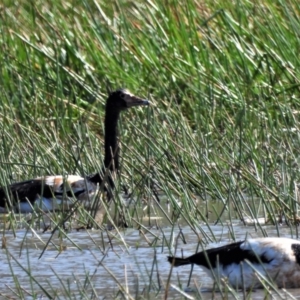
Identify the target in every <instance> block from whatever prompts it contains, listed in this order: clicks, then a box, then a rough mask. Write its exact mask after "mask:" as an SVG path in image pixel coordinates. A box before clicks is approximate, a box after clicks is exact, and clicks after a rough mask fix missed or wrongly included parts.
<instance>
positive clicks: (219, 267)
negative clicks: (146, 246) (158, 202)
mask: <svg viewBox="0 0 300 300" xmlns="http://www.w3.org/2000/svg"><path fill="white" fill-rule="evenodd" d="M168 260H169V262H170V263H171V264H173V265H174V266H176V267H177V266H181V265H188V264H197V265H200V266H201V267H203V268H204V269H206V270H207V271H208V272H209V273H210V274H211V275H212V273H211V270H210V266H211V267H212V270H213V272H214V273H215V275H216V276H217V278H219V279H220V278H226V279H227V281H228V283H229V284H230V285H231V286H233V287H236V288H246V289H250V288H261V287H262V283H261V280H262V279H258V275H257V273H259V275H261V276H263V277H265V278H270V279H271V280H273V281H274V282H275V283H276V284H277V285H278V287H285V288H297V287H300V264H299V263H300V241H297V240H293V239H289V238H257V239H247V240H245V241H242V242H236V243H232V244H228V245H225V246H222V247H218V248H212V249H209V250H205V251H203V252H199V253H197V254H194V255H192V256H190V257H187V258H179V257H168ZM208 261H209V262H208ZM261 276H260V277H261Z"/></svg>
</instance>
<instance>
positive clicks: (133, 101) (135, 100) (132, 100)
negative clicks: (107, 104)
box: [124, 94, 150, 108]
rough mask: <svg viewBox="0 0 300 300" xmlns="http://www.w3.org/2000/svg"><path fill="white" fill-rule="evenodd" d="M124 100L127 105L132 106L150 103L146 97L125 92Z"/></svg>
mask: <svg viewBox="0 0 300 300" xmlns="http://www.w3.org/2000/svg"><path fill="white" fill-rule="evenodd" d="M124 100H125V102H126V105H127V107H128V108H129V107H133V106H143V105H150V101H148V100H147V99H142V98H139V97H137V96H134V95H132V94H127V95H126V96H125V97H124Z"/></svg>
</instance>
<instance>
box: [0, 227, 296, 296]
mask: <svg viewBox="0 0 300 300" xmlns="http://www.w3.org/2000/svg"><path fill="white" fill-rule="evenodd" d="M232 229H233V230H232ZM253 229H254V227H245V226H243V225H241V224H240V222H239V221H236V222H234V223H233V224H230V226H227V227H226V226H221V225H212V226H210V227H207V226H203V225H202V226H201V230H202V231H203V233H206V234H207V236H209V235H210V234H211V231H213V233H214V235H215V237H216V240H217V241H222V242H210V243H209V244H208V245H207V246H208V247H215V246H221V245H222V244H225V243H227V242H231V241H232V236H233V235H234V236H235V239H237V240H239V239H243V238H244V237H245V235H251V236H252V237H257V236H262V234H261V233H259V232H256V231H255V230H253ZM264 230H265V232H266V233H267V234H268V235H269V236H276V235H277V231H276V230H275V229H274V226H265V227H264ZM280 233H281V235H282V236H288V237H290V236H291V229H290V228H287V227H284V226H282V228H280ZM179 234H180V235H179ZM5 236H6V245H7V250H6V249H2V250H1V252H0V259H1V282H0V290H1V291H6V292H5V293H3V294H11V292H10V291H9V289H8V287H10V288H11V289H13V290H15V289H16V280H17V282H18V284H19V285H20V286H21V287H22V291H23V293H24V297H25V298H26V297H28V299H30V297H31V296H30V295H31V294H32V292H33V291H35V292H36V293H37V295H39V294H41V295H42V294H44V295H45V291H43V290H42V289H45V290H46V291H47V292H48V293H49V295H51V296H52V297H54V295H55V294H56V293H57V295H60V296H61V297H62V298H64V295H65V297H67V295H68V293H69V291H70V293H71V294H72V295H75V296H76V295H78V296H79V295H80V293H81V294H82V293H86V295H87V296H88V297H89V298H90V299H92V298H98V297H99V298H104V297H107V298H112V297H114V296H115V295H116V294H117V292H118V290H120V289H123V290H125V291H126V290H127V291H128V292H129V293H130V294H131V295H133V298H135V296H134V295H136V292H137V291H138V293H142V292H143V291H144V293H146V292H147V291H148V290H149V291H150V292H151V293H153V295H155V294H156V293H157V292H158V291H159V290H160V293H159V295H161V296H162V295H164V292H165V291H164V286H165V284H166V282H167V280H168V276H169V273H170V265H169V263H168V262H167V260H166V255H168V254H169V247H170V248H171V249H172V251H174V250H175V248H174V247H175V246H176V247H177V253H180V252H181V250H182V251H183V253H184V255H190V254H192V253H194V252H195V251H196V249H197V245H198V242H199V238H198V237H197V235H196V234H195V232H194V231H193V230H192V229H191V228H190V227H189V226H183V227H182V228H180V229H179V228H178V227H175V228H171V227H170V226H169V227H165V228H163V230H162V229H161V228H157V229H154V228H151V233H149V232H147V231H146V230H144V234H141V232H140V231H138V230H136V229H129V230H125V231H122V232H120V233H119V234H118V233H117V232H116V231H112V232H107V233H103V232H100V231H82V232H72V233H69V234H68V239H67V238H64V239H63V240H62V239H60V238H59V237H58V236H56V237H55V238H53V242H54V243H55V244H56V245H57V246H60V248H61V249H65V250H64V251H62V252H59V251H58V250H57V249H56V248H55V247H54V245H53V244H52V245H51V244H50V245H49V247H48V249H47V250H46V251H45V253H44V254H43V256H42V257H41V258H40V259H39V256H40V254H41V252H42V249H43V247H44V245H43V242H42V241H44V242H46V241H47V240H48V239H49V237H50V234H49V233H44V234H39V235H38V236H37V235H30V234H28V233H27V235H26V231H22V230H19V231H17V233H16V237H14V236H13V235H12V234H10V233H7V232H6V233H5ZM178 236H183V237H184V239H183V238H177V237H178ZM199 236H202V233H201V234H200V235H199ZM40 239H42V241H41V240H40ZM74 244H76V245H77V247H75V246H74ZM154 245H155V246H154ZM79 248H80V249H79ZM12 257H14V258H12ZM21 266H23V268H22V267H21ZM190 270H191V269H190V267H189V266H186V267H181V268H180V269H173V272H172V274H171V283H172V284H174V285H175V286H179V285H181V286H182V287H186V286H187V283H188V280H189V276H190ZM28 272H29V273H31V274H32V276H33V277H34V279H35V280H36V281H37V282H35V281H34V280H31V281H30V279H29V276H28ZM13 275H14V276H15V278H14V276H13ZM197 285H198V286H201V287H202V288H203V289H204V290H206V291H208V290H210V289H211V287H212V281H211V280H210V279H209V278H208V277H207V275H206V273H205V272H203V271H202V270H201V268H199V267H197V266H195V267H194V271H193V274H192V277H191V287H194V288H196V287H197ZM24 291H26V292H24ZM290 292H291V293H292V294H293V295H298V293H299V294H300V291H299V290H291V291H290ZM93 295H97V296H93ZM190 296H191V297H194V296H195V293H191V294H190ZM240 296H241V298H242V294H241V295H240ZM264 296H265V295H264V293H263V292H261V291H257V292H255V299H259V298H264ZM176 297H178V298H182V296H181V295H180V294H179V293H178V292H177V291H176V290H175V289H172V288H171V289H170V298H172V299H173V298H176ZM202 297H203V299H206V298H207V299H208V298H209V299H211V297H212V295H211V294H210V293H209V292H205V293H203V292H202ZM218 297H221V295H218V294H217V298H218ZM217 298H216V299H217ZM229 298H230V297H229ZM274 299H275V298H274Z"/></svg>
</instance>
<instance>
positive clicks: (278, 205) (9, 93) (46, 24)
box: [0, 0, 300, 299]
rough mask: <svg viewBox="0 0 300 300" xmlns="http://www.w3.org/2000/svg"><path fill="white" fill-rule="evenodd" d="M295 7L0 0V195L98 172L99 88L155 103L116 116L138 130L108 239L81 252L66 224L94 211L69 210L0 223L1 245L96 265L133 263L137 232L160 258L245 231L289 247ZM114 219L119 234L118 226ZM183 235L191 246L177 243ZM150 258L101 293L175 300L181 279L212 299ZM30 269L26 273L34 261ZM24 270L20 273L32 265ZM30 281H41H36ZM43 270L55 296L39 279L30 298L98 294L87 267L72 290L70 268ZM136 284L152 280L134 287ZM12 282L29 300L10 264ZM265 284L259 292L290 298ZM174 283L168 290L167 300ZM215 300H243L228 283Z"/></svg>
mask: <svg viewBox="0 0 300 300" xmlns="http://www.w3.org/2000/svg"><path fill="white" fill-rule="evenodd" d="M299 11H300V6H299V3H298V2H297V1H296V0H291V1H286V2H282V1H275V2H274V1H270V0H266V1H264V2H262V3H256V2H255V3H254V2H253V3H252V2H249V1H248V2H247V1H237V2H234V1H222V2H220V3H218V2H216V1H205V2H199V1H195V0H188V1H180V0H175V1H173V2H172V1H171V2H169V1H168V2H166V1H158V0H155V1H144V2H130V1H125V0H124V1H112V2H105V3H104V2H103V3H102V2H99V1H98V2H97V1H85V0H83V1H79V2H78V1H77V2H75V1H73V0H72V1H69V2H61V1H52V2H51V3H45V1H34V3H33V2H30V3H28V2H26V1H22V0H21V1H19V2H18V3H16V2H13V1H10V0H7V1H5V2H4V4H2V6H1V24H0V26H1V27H0V28H1V35H0V39H1V43H0V44H1V54H2V55H1V56H0V64H1V76H0V92H1V93H0V101H1V102H0V103H1V105H0V132H1V141H2V143H1V146H0V184H1V186H6V185H8V184H11V183H13V182H18V181H21V180H25V179H28V178H34V177H37V176H44V175H48V174H64V175H67V174H78V175H83V174H85V175H86V174H91V173H93V172H95V171H97V170H101V168H102V165H101V162H102V161H103V157H102V152H101V149H103V133H104V128H103V125H102V120H103V116H104V109H103V107H104V101H105V95H106V88H107V86H110V87H113V88H117V87H120V86H123V87H126V88H128V89H129V90H132V91H135V92H136V93H137V94H141V95H145V96H148V97H147V98H149V99H150V101H151V102H152V103H154V106H153V107H152V108H150V109H149V110H147V112H146V113H145V112H144V111H143V112H142V111H135V112H134V114H133V113H132V112H129V113H128V114H129V116H126V120H127V119H128V120H130V117H132V118H133V117H134V121H132V122H131V121H128V122H127V121H126V122H125V121H124V120H123V119H122V118H121V123H120V131H121V132H120V134H121V135H122V157H121V166H122V170H121V173H122V180H121V181H120V182H116V189H115V191H114V199H113V201H114V205H113V207H112V208H111V209H109V210H108V214H107V219H106V220H104V226H103V228H102V230H99V231H94V232H93V231H92V232H91V233H90V232H87V233H86V234H92V235H93V236H92V237H91V238H90V240H89V243H90V244H89V245H87V244H80V242H79V241H78V239H77V238H76V237H74V235H73V234H75V233H76V232H74V227H77V226H78V225H80V226H85V225H86V224H90V222H91V221H92V214H91V211H89V210H86V209H85V208H84V207H78V209H77V210H76V212H74V213H73V212H72V213H70V212H68V211H62V212H55V213H53V214H51V215H47V216H45V214H44V213H43V212H39V211H37V212H35V213H32V215H30V216H28V215H18V214H14V213H10V214H8V215H6V216H1V224H2V225H1V226H2V228H3V237H4V238H6V243H5V247H6V248H7V250H8V251H11V247H12V243H16V241H18V242H19V249H20V250H19V252H20V255H21V257H22V256H24V255H25V254H24V253H26V251H25V250H26V249H27V248H26V247H27V244H26V242H25V241H26V240H27V238H28V236H30V234H31V235H32V236H33V237H34V238H36V239H37V242H36V243H37V245H38V246H36V249H38V251H39V255H37V256H38V257H39V256H40V254H41V253H43V256H42V258H43V257H44V256H45V255H46V254H47V253H49V252H51V251H53V253H55V256H57V255H58V257H57V260H59V259H61V253H65V252H68V251H69V252H71V251H70V249H69V248H66V250H64V249H65V248H64V245H65V243H66V244H68V245H72V246H69V247H71V249H73V248H74V249H78V251H79V249H80V251H83V252H84V250H86V249H87V248H89V249H90V248H93V249H97V251H98V252H97V253H98V256H97V255H96V256H95V257H97V259H96V258H95V263H96V262H97V260H98V259H99V257H102V258H103V260H102V264H103V265H104V264H106V262H107V261H109V255H112V253H114V252H115V251H116V249H120V248H122V249H125V250H124V251H125V252H124V253H128V251H130V249H131V248H130V247H134V246H133V244H132V241H131V240H129V239H128V236H127V235H128V234H129V233H128V232H130V233H131V234H133V232H138V233H140V239H141V240H142V242H141V240H137V241H136V242H135V243H134V244H135V247H136V248H137V249H143V247H144V248H145V249H152V248H154V247H156V249H155V250H156V252H155V253H157V255H160V253H162V252H164V253H163V254H161V255H164V257H166V256H167V255H169V254H170V253H171V252H172V251H171V250H172V249H173V248H172V247H175V244H176V243H175V241H178V243H179V244H178V247H180V248H186V247H187V246H190V245H191V241H193V243H194V244H193V245H192V246H193V250H192V249H191V248H190V251H191V252H192V251H194V253H195V252H196V251H197V249H195V248H197V247H203V246H206V245H207V244H210V243H217V242H219V241H222V242H223V241H224V242H225V241H227V242H228V241H235V240H237V239H239V238H244V237H245V235H246V234H250V235H252V236H254V237H255V236H268V235H272V236H282V235H284V236H287V235H288V236H289V237H293V238H298V235H299V234H298V226H297V225H298V224H299V216H298V215H299V209H298V201H299V191H298V184H299V182H300V180H299V174H300V173H299V151H300V150H299V149H300V136H299V104H300V103H299V99H300V95H299V79H298V78H299V75H297V74H298V72H299V71H298V70H300V68H299V64H300V60H299V55H298V52H299V51H298V49H299V34H298V33H299V30H300V22H299V18H298V15H299ZM99 149H100V150H99ZM123 186H125V187H126V189H127V190H128V193H129V194H130V197H131V199H132V200H131V203H130V205H128V206H127V207H125V206H124V201H123V199H122V197H121V196H120V193H122V191H123V190H124V189H123ZM119 215H121V216H122V217H124V218H125V220H126V224H127V225H128V227H129V228H128V229H126V230H125V229H122V228H118V226H117V223H116V220H117V219H118V216H119ZM160 217H161V218H162V219H159V218H160ZM259 218H264V220H265V221H266V224H261V223H260V222H259V220H260V219H259ZM46 219H47V220H46ZM248 219H250V220H252V223H253V226H249V225H247V224H248V223H247V222H246V221H245V220H248ZM162 220H163V221H162ZM239 220H240V221H239ZM2 221H3V222H2ZM239 222H242V223H239ZM49 224H50V225H51V227H49V228H51V230H52V231H53V230H54V229H55V232H53V233H51V234H49V232H47V231H46V230H45V229H47V228H48V225H49ZM108 224H112V226H106V225H108ZM240 224H242V225H240ZM237 226H239V229H241V230H242V232H243V234H244V236H243V237H241V234H240V232H239V231H238V230H237ZM247 226H248V227H247ZM110 227H111V228H115V229H114V230H108V229H109V228H110ZM271 229H272V230H271ZM187 230H188V231H189V232H192V234H193V239H192V238H191V237H189V238H187V237H186V236H185V232H186V231H187ZM243 230H244V231H243ZM43 231H45V232H44V233H43ZM247 231H249V232H248V233H247ZM178 232H179V233H180V235H179V237H178V238H177V240H176V237H177V235H178ZM21 233H22V237H21V238H20V234H21ZM29 233H30V234H29ZM79 234H80V233H79ZM95 234H97V236H94V235H95ZM13 236H14V239H12V237H13ZM13 241H14V242H13ZM129 245H130V246H129ZM141 245H143V246H141ZM197 245H198V246H197ZM3 251H4V250H3ZM24 251H25V252H24ZM42 251H44V252H42ZM74 251H75V250H74ZM28 253H29V252H28ZM153 253H154V252H153ZM148 254H149V253H148ZM12 257H16V255H15V254H13V253H12ZM16 259H17V258H16ZM116 259H117V258H116ZM118 259H122V255H120V256H119V258H118ZM7 260H9V259H7ZM148 260H149V261H148V263H150V265H151V260H153V268H152V267H150V266H149V265H147V268H148V269H147V272H146V271H143V272H144V273H143V274H142V272H140V273H139V272H137V271H132V272H131V271H129V268H128V262H126V263H124V264H125V265H126V266H127V267H126V269H124V273H125V274H126V273H127V274H129V275H127V277H128V278H130V276H134V278H135V283H134V284H132V285H130V284H129V283H126V282H127V281H122V280H120V279H119V277H118V274H116V275H115V277H113V276H111V278H116V279H115V280H114V279H112V281H110V284H113V283H115V287H116V289H115V290H113V291H112V294H110V295H113V296H116V297H119V298H122V297H123V298H141V299H143V298H145V299H148V298H149V299H150V298H151V297H153V295H155V296H157V295H162V297H165V298H167V297H169V298H171V297H175V296H176V297H178V298H179V299H180V298H184V297H185V294H184V292H183V288H184V287H185V286H186V285H187V284H188V283H190V285H193V286H196V292H195V293H192V294H191V297H193V298H198V299H204V298H205V297H206V296H205V295H204V296H203V294H202V292H201V288H200V284H199V282H197V280H199V278H197V277H194V279H193V280H194V281H193V280H192V279H188V276H185V277H184V278H180V277H178V282H176V280H174V277H172V275H173V276H174V275H175V274H174V270H173V269H171V270H169V269H168V272H169V271H170V276H168V274H169V273H164V271H162V270H160V271H159V268H158V269H156V267H155V266H156V264H157V262H156V258H155V256H154V255H153V257H151V256H149V257H148ZM28 261H30V262H31V263H32V257H31V253H30V254H28ZM137 261H138V259H137ZM137 264H138V263H137ZM162 265H163V264H162ZM151 266H152V265H151ZM23 267H24V268H25V269H26V270H29V271H30V270H31V269H30V268H32V264H30V265H28V266H26V265H24V266H23ZM106 267H107V270H110V269H111V268H110V266H109V265H106ZM158 267H159V265H158ZM99 268H100V267H99ZM96 269H97V268H96V267H95V270H96ZM97 270H98V269H97ZM143 270H144V269H143ZM29 271H28V272H29ZM107 272H108V271H107ZM130 272H131V273H130ZM73 273H74V272H72V271H69V274H70V275H71V274H73ZM114 273H115V271H114V270H112V271H111V274H114ZM194 273H197V272H195V271H194V272H193V275H195V274H194ZM17 274H18V273H17ZM29 274H32V275H30V276H31V277H33V278H34V279H35V280H37V281H38V282H40V281H39V280H38V278H37V277H36V276H40V275H36V273H34V272H33V273H31V272H29V273H27V275H28V276H29ZM53 274H55V275H54V277H55V276H56V279H55V280H56V281H55V282H57V280H58V281H59V282H60V285H56V284H54V283H53V282H52V281H51V280H54V279H53V278H52V277H49V281H48V282H49V284H48V283H46V282H45V281H43V282H42V283H40V285H41V286H40V287H39V286H37V285H35V284H32V285H31V286H32V288H31V294H32V295H33V296H32V297H33V298H38V297H40V295H43V296H44V297H47V298H53V299H54V298H59V297H62V298H72V297H73V294H72V293H73V291H75V290H76V291H78V290H79V291H81V292H80V293H79V294H78V293H75V292H74V295H75V294H76V296H74V297H75V298H76V297H78V298H80V297H81V298H86V299H92V298H97V297H101V295H102V293H103V289H102V290H101V288H100V287H99V286H98V285H97V284H96V285H93V284H92V283H95V281H94V279H95V277H94V275H93V273H91V271H90V273H88V272H87V273H86V274H85V275H82V274H81V275H80V276H79V277H80V278H81V279H82V278H84V279H82V280H83V281H80V280H79V281H77V283H78V285H77V286H76V287H75V286H74V285H72V284H71V282H73V280H74V278H75V277H76V275H75V273H74V277H72V279H70V278H67V279H66V277H64V276H63V275H62V273H61V271H60V270H56V269H55V268H54V267H53ZM91 274H92V275H91ZM141 274H142V275H143V278H144V279H146V280H143V281H141ZM154 274H156V275H155V276H157V277H156V279H154V278H155V276H154ZM14 275H15V277H14V278H17V280H15V289H14V290H15V291H16V292H15V294H16V295H18V296H19V297H20V298H23V299H25V298H26V297H27V296H28V295H26V294H24V291H23V290H22V282H21V281H20V279H19V278H18V277H16V276H17V275H16V272H14V273H13V269H11V276H14ZM47 276H48V275H47ZM158 277H159V279H158ZM77 278H78V277H77ZM191 278H192V277H191ZM195 278H196V279H195ZM147 279H148V283H147V282H146V281H147ZM68 280H71V281H68ZM97 280H99V278H97ZM263 281H264V284H265V289H264V292H265V297H272V296H271V294H272V295H274V293H275V294H276V297H278V298H284V297H292V296H287V294H285V291H278V290H277V289H276V287H274V286H273V285H272V284H271V283H270V284H269V282H267V281H265V280H264V279H263ZM32 282H33V283H34V282H35V281H34V280H33V279H32ZM193 282H194V283H193ZM81 283H82V284H81ZM90 283H91V284H90ZM177 283H178V284H177ZM11 284H12V283H10V287H11V288H12V286H11ZM89 284H90V285H89ZM87 285H89V287H91V288H90V289H87V290H88V291H89V292H90V294H86V293H85V289H86V286H87ZM171 285H173V286H175V287H176V288H175V289H173V290H172V289H171V288H170V290H169V287H170V286H171ZM128 286H130V287H129V288H128ZM35 289H37V290H38V292H36V291H35ZM43 289H44V290H43ZM61 291H63V293H62V294H63V296H58V295H59V293H60V292H61ZM99 291H101V292H99ZM180 291H181V292H180ZM159 293H162V294H159ZM168 293H169V294H168ZM99 295H100V296H99ZM212 295H213V296H214V297H216V298H218V297H219V298H220V299H223V298H232V299H250V298H251V297H252V296H253V295H252V294H251V292H247V291H244V293H239V292H237V291H234V290H232V289H231V288H230V287H226V286H225V288H224V290H223V291H222V292H217V288H216V289H215V290H214V292H213V294H212ZM89 297H90V298H89ZM72 299H73V298H72Z"/></svg>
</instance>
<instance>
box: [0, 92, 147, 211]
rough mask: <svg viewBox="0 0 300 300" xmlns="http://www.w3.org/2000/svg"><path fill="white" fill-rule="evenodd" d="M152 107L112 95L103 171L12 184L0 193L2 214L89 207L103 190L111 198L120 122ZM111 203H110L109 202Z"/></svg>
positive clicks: (108, 103)
mask: <svg viewBox="0 0 300 300" xmlns="http://www.w3.org/2000/svg"><path fill="white" fill-rule="evenodd" d="M145 105H149V101H148V100H144V99H141V98H139V97H136V96H134V95H133V94H131V93H130V92H129V91H128V90H126V89H118V90H116V91H114V92H111V93H110V94H109V97H108V99H107V101H106V106H105V120H104V126H105V137H104V154H105V155H104V168H103V171H102V172H97V173H95V174H92V175H88V176H86V177H82V176H77V175H68V176H61V175H50V176H44V177H37V178H34V179H30V180H26V181H22V182H17V183H13V184H11V185H9V186H6V187H2V188H1V189H0V212H2V213H4V212H7V211H11V210H13V211H15V212H20V213H27V212H32V211H33V209H34V207H38V208H39V209H41V210H43V211H47V212H48V211H53V210H55V209H57V208H59V207H61V205H62V204H63V205H64V206H65V205H66V204H69V203H70V204H71V203H74V200H78V201H82V202H84V203H90V200H91V199H93V198H94V197H95V196H96V195H97V193H98V192H99V190H100V188H103V190H105V191H106V192H107V194H108V195H109V194H110V192H111V190H112V189H113V188H114V183H113V174H116V173H118V171H119V167H120V165H119V141H118V120H119V116H120V113H121V112H122V111H124V110H126V109H128V108H130V107H135V106H145ZM108 201H109V199H108Z"/></svg>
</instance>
